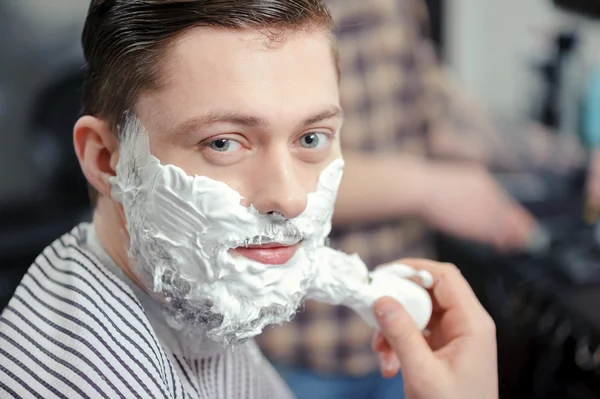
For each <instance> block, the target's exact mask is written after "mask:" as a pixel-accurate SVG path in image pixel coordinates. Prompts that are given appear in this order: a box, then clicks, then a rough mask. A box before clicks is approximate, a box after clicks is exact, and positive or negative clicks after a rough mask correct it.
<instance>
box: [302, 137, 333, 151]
mask: <svg viewBox="0 0 600 399" xmlns="http://www.w3.org/2000/svg"><path fill="white" fill-rule="evenodd" d="M328 141H329V136H327V135H326V134H324V133H308V134H305V135H304V136H302V137H300V145H301V146H302V147H304V148H310V149H314V148H321V147H323V146H325V145H327V143H328Z"/></svg>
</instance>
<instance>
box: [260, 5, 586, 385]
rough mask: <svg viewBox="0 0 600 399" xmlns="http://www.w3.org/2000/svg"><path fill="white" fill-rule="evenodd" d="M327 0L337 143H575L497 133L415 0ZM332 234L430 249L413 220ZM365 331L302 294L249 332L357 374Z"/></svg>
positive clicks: (461, 147)
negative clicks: (301, 304) (281, 317)
mask: <svg viewBox="0 0 600 399" xmlns="http://www.w3.org/2000/svg"><path fill="white" fill-rule="evenodd" d="M326 2H327V3H328V5H329V7H330V9H331V12H332V14H333V17H334V19H335V21H336V26H337V27H336V32H335V33H336V35H337V38H338V41H339V47H340V56H341V59H340V63H341V72H342V83H341V97H342V106H343V107H344V110H345V115H346V117H345V122H344V129H343V133H342V135H341V140H342V148H343V149H344V151H348V150H352V151H364V152H390V151H393V152H394V153H397V154H399V155H401V154H411V155H413V156H414V155H417V156H422V157H432V156H435V157H436V159H440V158H443V159H448V158H453V159H456V158H460V159H472V160H477V161H482V162H485V163H487V164H491V165H495V166H506V167H511V166H513V165H517V164H518V165H520V166H521V167H531V166H541V165H543V164H544V163H546V162H548V160H549V159H552V157H555V156H556V152H557V151H561V152H562V154H563V157H562V158H561V159H564V158H565V157H564V154H565V148H566V147H569V146H570V147H573V145H571V144H566V147H565V145H563V144H561V145H558V144H556V143H554V144H552V145H551V144H548V140H547V135H544V134H543V132H541V131H539V130H538V131H534V132H533V133H530V134H524V132H523V131H521V132H519V134H517V135H514V134H513V136H514V137H510V138H509V137H507V133H505V132H503V134H498V132H497V131H496V130H495V129H493V128H492V125H491V123H489V119H488V118H487V117H486V116H485V113H484V112H483V110H481V109H478V108H477V106H476V105H475V104H474V103H473V102H471V101H469V100H468V99H467V98H466V97H465V96H464V95H463V94H462V93H461V92H460V91H458V90H457V89H456V88H453V87H452V86H451V85H450V84H449V83H450V80H449V79H447V78H446V76H445V75H444V73H443V71H442V69H441V68H440V65H439V63H438V61H437V59H436V56H435V51H434V48H433V44H432V42H431V41H430V40H429V39H428V14H427V9H426V6H425V4H424V3H423V2H422V1H421V0H328V1H326ZM513 133H514V132H513ZM570 147H569V148H570ZM492 149H493V151H492ZM516 149H518V150H516ZM569 151H571V152H572V153H573V158H576V159H579V158H577V157H578V156H579V154H577V153H576V152H574V151H573V150H572V149H571V150H569ZM567 158H568V157H567ZM331 238H332V246H334V247H336V248H339V249H341V250H343V251H345V252H348V253H358V254H359V255H360V256H361V258H362V259H363V260H364V261H365V262H366V263H367V264H368V265H369V267H374V266H376V265H379V264H382V263H385V262H389V261H392V260H395V259H399V258H403V257H426V258H432V257H434V251H433V248H432V245H431V240H430V234H429V232H428V230H427V229H426V228H425V226H424V225H423V224H422V223H421V222H419V221H417V220H406V219H405V220H393V221H390V222H389V223H387V224H378V225H374V226H357V227H356V228H354V229H346V230H344V231H335V230H334V232H333V234H332V237H331ZM372 334H373V331H372V329H370V328H369V327H368V326H367V325H366V324H365V323H364V322H363V321H362V320H361V319H360V317H359V316H358V315H356V314H355V313H354V312H353V311H351V310H349V309H347V308H344V307H332V306H328V305H324V304H320V303H316V302H312V301H308V302H307V303H306V305H305V308H304V309H303V310H302V311H301V312H299V313H298V315H297V316H296V318H295V319H294V320H293V321H292V322H291V323H288V324H286V325H283V326H277V327H273V328H270V329H268V330H267V331H265V333H263V334H262V335H261V336H260V337H258V340H257V341H258V342H259V344H260V345H261V348H262V349H263V351H264V353H265V354H266V355H267V357H269V358H270V359H271V360H272V361H274V362H276V363H279V364H282V365H287V366H292V367H301V368H307V369H311V370H314V371H318V372H323V373H336V374H344V375H363V374H366V373H369V372H373V371H375V370H377V369H378V367H379V365H378V359H377V357H376V356H375V354H374V353H373V351H372V349H371V339H372Z"/></svg>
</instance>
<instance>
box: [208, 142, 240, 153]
mask: <svg viewBox="0 0 600 399" xmlns="http://www.w3.org/2000/svg"><path fill="white" fill-rule="evenodd" d="M208 146H209V147H210V148H211V149H213V150H215V151H217V152H231V151H235V150H238V149H240V147H241V144H240V143H238V142H237V141H234V140H230V139H218V140H213V141H211V142H210V143H209V144H208Z"/></svg>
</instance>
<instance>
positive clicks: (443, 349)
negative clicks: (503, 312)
mask: <svg viewBox="0 0 600 399" xmlns="http://www.w3.org/2000/svg"><path fill="white" fill-rule="evenodd" d="M400 263H402V264H405V265H408V266H411V267H413V268H414V269H416V270H427V271H429V272H430V273H431V274H432V275H433V277H434V279H435V281H436V283H435V284H434V286H433V288H432V289H431V290H430V294H431V297H432V299H433V316H432V319H431V321H430V323H429V325H428V326H427V331H428V333H427V334H426V335H427V336H424V335H423V334H422V333H421V331H419V330H418V329H417V327H416V326H415V324H414V322H413V321H412V319H411V318H410V316H409V315H408V313H407V312H406V311H405V310H404V309H403V308H402V306H401V305H400V304H399V303H398V302H396V301H394V300H393V299H391V298H382V299H380V300H379V301H377V302H376V303H375V306H374V312H375V317H376V319H377V322H378V323H379V326H380V329H381V330H380V332H378V333H377V334H376V335H375V337H374V340H373V349H374V350H376V351H377V352H378V354H379V359H380V362H381V372H382V374H383V376H384V377H388V378H391V377H393V376H395V375H396V374H397V373H398V372H399V370H400V367H402V376H403V377H404V388H405V391H406V397H407V398H408V399H433V398H436V399H454V398H464V399H497V398H498V370H497V347H496V328H495V325H494V322H493V321H492V318H491V317H490V316H489V315H488V314H487V312H486V311H485V310H484V309H483V307H482V306H481V304H480V303H479V301H478V300H477V298H476V296H475V294H474V293H473V291H472V290H471V288H470V287H469V284H468V283H467V282H466V280H465V279H464V278H463V277H462V275H461V274H460V271H458V269H457V268H456V267H455V266H454V265H451V264H442V263H438V262H433V261H427V260H416V259H404V260H401V261H400Z"/></svg>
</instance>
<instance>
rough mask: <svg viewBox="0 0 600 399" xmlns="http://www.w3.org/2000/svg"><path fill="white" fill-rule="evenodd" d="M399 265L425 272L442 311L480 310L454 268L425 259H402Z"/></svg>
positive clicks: (472, 293) (458, 272)
mask: <svg viewBox="0 0 600 399" xmlns="http://www.w3.org/2000/svg"><path fill="white" fill-rule="evenodd" d="M400 263H403V264H405V265H407V266H410V267H413V268H415V269H417V270H427V271H428V272H429V273H431V275H432V276H433V279H434V281H435V283H434V286H433V288H432V289H431V292H432V293H433V297H434V298H433V299H435V301H436V302H437V304H436V306H437V307H439V308H441V309H442V310H450V309H464V311H466V312H468V311H472V310H480V309H481V304H480V303H479V300H478V299H477V297H476V296H475V293H474V292H473V290H472V289H471V286H470V285H469V283H467V281H466V280H465V279H464V277H463V276H462V274H461V273H460V271H459V270H458V268H457V267H456V266H454V265H453V264H450V263H440V262H435V261H432V260H426V259H402V260H401V261H400Z"/></svg>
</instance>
